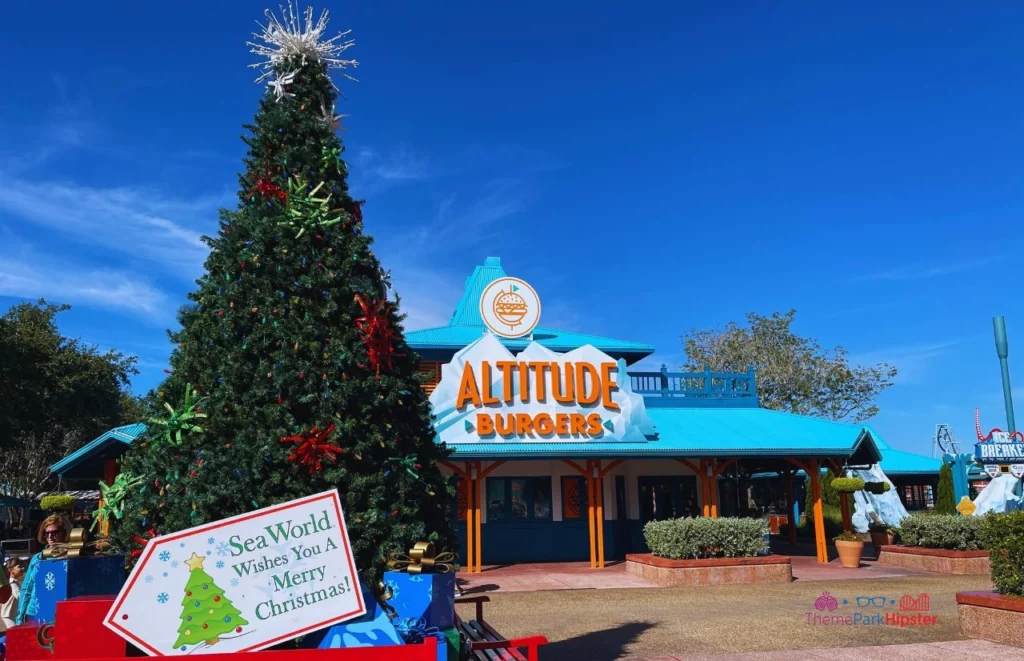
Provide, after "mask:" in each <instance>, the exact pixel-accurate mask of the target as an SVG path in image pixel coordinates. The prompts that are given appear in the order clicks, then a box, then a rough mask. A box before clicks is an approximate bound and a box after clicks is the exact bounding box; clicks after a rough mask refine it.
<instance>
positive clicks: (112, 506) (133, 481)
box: [89, 473, 142, 530]
mask: <svg viewBox="0 0 1024 661" xmlns="http://www.w3.org/2000/svg"><path fill="white" fill-rule="evenodd" d="M140 484H142V478H141V477H137V476H135V475H133V474H131V473H120V474H118V476H117V477H115V478H114V483H113V484H111V485H109V486H108V485H107V483H106V482H103V481H102V480H100V498H101V501H102V502H101V504H100V506H99V507H98V508H97V509H96V511H95V512H93V513H92V517H93V522H92V526H90V527H89V530H92V529H93V528H95V527H96V524H97V523H99V522H100V519H106V520H107V521H109V520H110V519H120V518H121V517H123V516H124V499H125V498H127V496H128V490H129V489H134V488H135V487H137V486H139V485H140Z"/></svg>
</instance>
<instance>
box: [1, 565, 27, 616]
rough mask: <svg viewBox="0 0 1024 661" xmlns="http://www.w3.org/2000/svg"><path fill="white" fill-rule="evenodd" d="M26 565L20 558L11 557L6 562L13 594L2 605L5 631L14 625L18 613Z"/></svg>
mask: <svg viewBox="0 0 1024 661" xmlns="http://www.w3.org/2000/svg"><path fill="white" fill-rule="evenodd" d="M25 565H26V563H25V561H24V560H22V559H20V558H11V559H10V560H8V561H7V563H6V568H7V576H8V580H9V582H10V586H11V596H10V597H8V599H7V601H5V602H4V603H3V604H2V605H0V622H2V625H3V631H7V630H8V629H10V628H11V627H13V626H14V618H15V616H16V615H17V613H18V600H19V598H20V596H21V582H22V580H23V579H24V578H25Z"/></svg>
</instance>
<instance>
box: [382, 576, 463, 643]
mask: <svg viewBox="0 0 1024 661" xmlns="http://www.w3.org/2000/svg"><path fill="white" fill-rule="evenodd" d="M383 582H384V588H385V597H386V603H387V605H388V606H390V607H392V608H394V609H395V612H396V613H397V614H398V617H399V618H400V619H401V621H403V622H406V623H410V622H416V623H418V625H419V626H420V627H423V628H426V629H435V628H436V629H438V630H441V631H443V630H445V629H450V628H452V627H453V626H455V572H445V573H442V574H428V573H421V574H409V573H406V572H401V571H386V572H384V580H383Z"/></svg>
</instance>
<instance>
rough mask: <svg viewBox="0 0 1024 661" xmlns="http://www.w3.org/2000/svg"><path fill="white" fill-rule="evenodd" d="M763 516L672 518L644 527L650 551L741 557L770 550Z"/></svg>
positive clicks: (687, 557)
mask: <svg viewBox="0 0 1024 661" xmlns="http://www.w3.org/2000/svg"><path fill="white" fill-rule="evenodd" d="M767 534H768V522H767V521H765V520H764V519H708V518H697V519H672V520H669V521H651V522H650V523H648V524H647V525H645V526H644V539H646V540H647V546H648V547H649V548H650V549H651V553H653V554H654V555H656V556H659V557H662V558H671V559H673V560H696V559H699V558H742V557H750V556H755V555H758V554H760V553H764V552H765V551H767V550H768V542H767V541H766V537H765V536H766V535H767Z"/></svg>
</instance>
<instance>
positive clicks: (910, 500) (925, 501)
mask: <svg viewBox="0 0 1024 661" xmlns="http://www.w3.org/2000/svg"><path fill="white" fill-rule="evenodd" d="M903 506H904V507H906V508H907V509H908V510H924V509H932V508H933V507H935V494H934V493H933V491H932V487H931V485H927V484H914V485H907V486H904V487H903Z"/></svg>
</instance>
